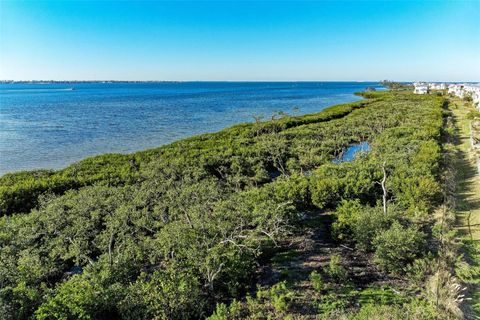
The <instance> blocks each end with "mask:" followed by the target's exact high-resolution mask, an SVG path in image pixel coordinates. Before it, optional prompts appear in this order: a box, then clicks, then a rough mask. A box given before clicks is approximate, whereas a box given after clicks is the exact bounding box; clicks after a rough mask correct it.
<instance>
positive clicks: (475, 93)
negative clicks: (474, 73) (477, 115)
mask: <svg viewBox="0 0 480 320" xmlns="http://www.w3.org/2000/svg"><path fill="white" fill-rule="evenodd" d="M463 91H464V95H465V96H466V95H469V96H470V97H472V102H473V104H474V105H475V107H477V108H478V109H479V110H480V83H475V84H466V85H464V87H463Z"/></svg>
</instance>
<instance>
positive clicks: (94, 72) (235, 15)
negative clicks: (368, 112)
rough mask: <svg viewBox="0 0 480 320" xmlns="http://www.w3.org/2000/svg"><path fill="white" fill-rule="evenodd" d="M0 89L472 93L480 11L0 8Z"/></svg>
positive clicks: (17, 0)
mask: <svg viewBox="0 0 480 320" xmlns="http://www.w3.org/2000/svg"><path fill="white" fill-rule="evenodd" d="M0 79H14V80H22V79H23V80H26V79H56V80H73V79H78V80H81V79H91V80H102V79H113V80H251V81H261V80H273V81H288V80H380V79H392V80H405V81H410V80H428V81H480V1H355V2H349V1H308V2H299V1H295V2H293V1H292V2H288V1H283V2H277V1H266V2H254V1H243V2H240V1H217V2H207V1H197V2H186V1H174V2H164V1H132V2H130V1H21V0H10V1H9V0H0Z"/></svg>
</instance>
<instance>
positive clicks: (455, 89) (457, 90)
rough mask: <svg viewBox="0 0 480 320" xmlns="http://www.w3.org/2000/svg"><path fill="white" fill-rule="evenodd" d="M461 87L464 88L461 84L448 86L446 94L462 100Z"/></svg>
mask: <svg viewBox="0 0 480 320" xmlns="http://www.w3.org/2000/svg"><path fill="white" fill-rule="evenodd" d="M463 87H464V85H463V84H450V85H449V86H448V93H450V94H452V95H454V96H457V97H459V98H463V94H464V91H463Z"/></svg>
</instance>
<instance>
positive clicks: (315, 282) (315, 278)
mask: <svg viewBox="0 0 480 320" xmlns="http://www.w3.org/2000/svg"><path fill="white" fill-rule="evenodd" d="M310 282H311V283H312V287H313V289H314V290H315V291H317V292H320V291H322V290H323V278H322V275H321V274H320V273H318V271H317V270H313V271H312V272H311V273H310Z"/></svg>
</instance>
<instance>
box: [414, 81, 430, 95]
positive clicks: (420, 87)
mask: <svg viewBox="0 0 480 320" xmlns="http://www.w3.org/2000/svg"><path fill="white" fill-rule="evenodd" d="M413 86H414V87H415V90H413V93H415V94H427V93H428V84H426V83H424V82H415V83H414V84H413Z"/></svg>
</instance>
